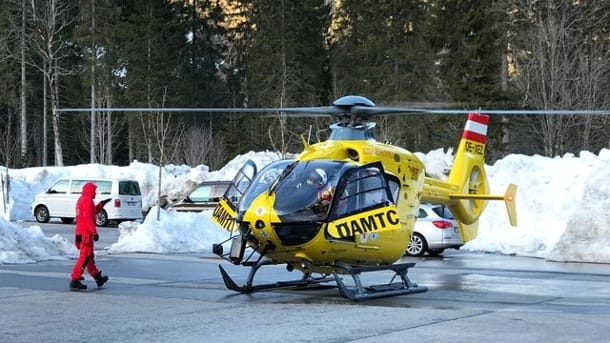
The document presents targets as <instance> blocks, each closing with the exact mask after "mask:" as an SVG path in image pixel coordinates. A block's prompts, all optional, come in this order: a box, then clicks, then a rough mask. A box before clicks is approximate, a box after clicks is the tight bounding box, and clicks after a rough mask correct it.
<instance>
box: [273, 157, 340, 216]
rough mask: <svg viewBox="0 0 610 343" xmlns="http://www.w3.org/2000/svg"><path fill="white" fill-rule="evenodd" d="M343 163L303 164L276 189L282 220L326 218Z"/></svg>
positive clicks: (317, 162) (278, 209)
mask: <svg viewBox="0 0 610 343" xmlns="http://www.w3.org/2000/svg"><path fill="white" fill-rule="evenodd" d="M346 168H350V164H348V163H346V162H343V161H331V160H313V161H301V162H299V163H298V164H296V165H295V166H294V168H293V169H292V170H291V171H290V173H289V174H288V175H286V176H285V178H284V179H283V180H282V181H281V182H279V183H278V185H277V188H276V189H275V203H274V206H273V208H274V210H275V211H276V213H277V214H278V216H279V217H280V218H282V221H291V222H300V221H312V220H313V221H317V220H320V219H321V218H324V217H326V215H327V213H328V210H329V207H330V205H331V203H332V198H333V194H334V190H335V189H336V187H337V183H338V181H339V179H340V176H341V175H342V174H343V171H344V170H345V169H346Z"/></svg>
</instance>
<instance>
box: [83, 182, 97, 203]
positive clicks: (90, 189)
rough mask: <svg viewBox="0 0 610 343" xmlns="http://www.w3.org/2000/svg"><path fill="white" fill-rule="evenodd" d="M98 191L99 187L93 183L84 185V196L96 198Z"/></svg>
mask: <svg viewBox="0 0 610 343" xmlns="http://www.w3.org/2000/svg"><path fill="white" fill-rule="evenodd" d="M96 190H97V186H96V185H95V184H94V183H93V182H87V183H85V184H84V185H83V195H85V196H88V197H90V198H91V199H93V198H95V191H96Z"/></svg>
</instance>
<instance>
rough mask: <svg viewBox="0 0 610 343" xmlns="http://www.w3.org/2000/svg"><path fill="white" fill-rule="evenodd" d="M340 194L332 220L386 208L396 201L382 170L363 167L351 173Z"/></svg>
mask: <svg viewBox="0 0 610 343" xmlns="http://www.w3.org/2000/svg"><path fill="white" fill-rule="evenodd" d="M338 192H339V193H338V194H339V196H338V198H337V200H336V202H335V206H334V207H333V210H332V213H331V216H332V218H338V217H341V216H345V215H348V214H350V213H354V212H357V211H361V210H365V209H369V208H375V207H377V206H385V205H387V204H388V203H390V202H393V201H394V199H393V198H392V195H391V194H390V193H389V191H388V187H387V186H386V179H385V177H384V176H383V174H382V170H380V169H379V168H377V167H363V168H359V169H357V170H355V171H351V174H349V175H347V176H346V182H345V183H342V185H341V188H340V189H339V190H338Z"/></svg>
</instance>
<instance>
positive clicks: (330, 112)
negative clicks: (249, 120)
mask: <svg viewBox="0 0 610 343" xmlns="http://www.w3.org/2000/svg"><path fill="white" fill-rule="evenodd" d="M57 111H58V112H60V113H78V112H80V113H86V112H91V111H94V112H147V113H155V112H159V113H160V112H163V113H172V112H175V113H292V114H299V113H302V114H310V115H312V116H344V115H356V116H358V117H363V118H366V117H370V116H377V115H393V114H407V115H408V114H422V113H423V114H467V113H470V112H476V113H482V114H497V115H609V114H610V110H555V109H550V110H493V109H476V110H472V109H471V110H466V109H464V110H456V109H427V108H413V107H383V106H374V107H369V106H359V105H356V106H352V107H351V108H339V107H336V106H322V107H286V108H281V107H269V108H220V107H219V108H214V107H204V108H198V107H192V108H188V107H158V108H147V107H131V108H129V107H118V108H93V109H92V108H86V107H82V108H59V109H57Z"/></svg>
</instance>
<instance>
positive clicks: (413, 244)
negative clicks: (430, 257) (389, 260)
mask: <svg viewBox="0 0 610 343" xmlns="http://www.w3.org/2000/svg"><path fill="white" fill-rule="evenodd" d="M426 250H428V243H426V240H425V239H424V237H423V236H422V235H420V234H419V233H413V234H412V235H411V239H410V240H409V245H407V251H406V252H407V255H409V256H422V255H423V254H424V253H426Z"/></svg>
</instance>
